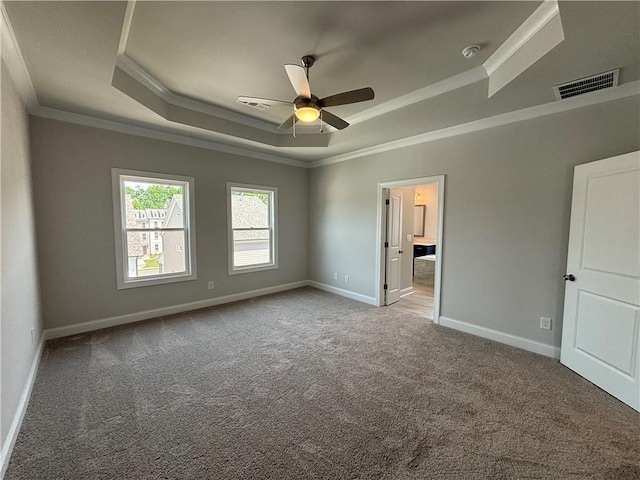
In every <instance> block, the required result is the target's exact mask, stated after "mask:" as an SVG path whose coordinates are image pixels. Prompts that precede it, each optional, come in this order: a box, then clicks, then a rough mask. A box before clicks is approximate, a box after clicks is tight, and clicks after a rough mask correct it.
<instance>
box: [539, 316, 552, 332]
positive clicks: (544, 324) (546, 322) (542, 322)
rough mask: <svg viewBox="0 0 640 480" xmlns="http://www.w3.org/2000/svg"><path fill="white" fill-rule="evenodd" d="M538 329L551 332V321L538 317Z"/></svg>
mask: <svg viewBox="0 0 640 480" xmlns="http://www.w3.org/2000/svg"><path fill="white" fill-rule="evenodd" d="M540 328H542V329H543V330H551V319H550V318H548V317H540Z"/></svg>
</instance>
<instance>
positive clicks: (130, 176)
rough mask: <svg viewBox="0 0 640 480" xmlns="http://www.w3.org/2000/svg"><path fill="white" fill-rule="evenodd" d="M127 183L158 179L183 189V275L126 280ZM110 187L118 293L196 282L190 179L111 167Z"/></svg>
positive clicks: (193, 194) (193, 213)
mask: <svg viewBox="0 0 640 480" xmlns="http://www.w3.org/2000/svg"><path fill="white" fill-rule="evenodd" d="M127 180H134V181H135V180H153V181H155V180H157V181H158V183H166V184H175V185H179V186H181V187H182V188H183V195H182V202H183V212H184V217H183V218H184V222H185V224H184V226H183V229H184V234H185V237H186V240H187V241H186V242H185V245H184V247H185V250H186V251H185V255H184V257H185V267H186V271H185V272H184V273H161V274H158V275H153V276H148V277H144V276H143V277H137V278H129V276H128V274H127V271H128V256H127V255H125V252H124V250H125V245H126V244H127V243H126V241H125V239H124V237H125V235H126V233H125V232H126V231H125V223H126V222H125V219H124V218H123V212H124V211H125V208H126V207H125V205H124V203H123V199H124V182H125V181H127ZM111 188H112V197H113V198H112V202H113V231H114V239H115V258H116V286H117V288H118V290H122V289H127V288H138V287H149V286H152V285H162V284H166V283H175V282H186V281H190V280H196V279H197V278H198V271H197V260H196V259H197V256H196V222H195V218H196V216H195V215H196V212H195V179H194V178H193V177H187V176H182V175H173V174H168V173H158V172H143V171H139V170H128V169H123V168H112V169H111ZM187 213H188V214H187ZM156 225H157V222H156ZM149 226H151V222H149ZM163 251H164V249H163Z"/></svg>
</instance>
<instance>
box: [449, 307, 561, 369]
mask: <svg viewBox="0 0 640 480" xmlns="http://www.w3.org/2000/svg"><path fill="white" fill-rule="evenodd" d="M440 325H442V326H443V327H448V328H453V329H454V330H460V331H461V332H465V333H470V334H472V335H476V336H478V337H482V338H486V339H488V340H493V341H496V342H499V343H504V344H505V345H511V346H512V347H516V348H521V349H523V350H527V351H529V352H533V353H538V354H540V355H544V356H547V357H551V358H555V359H559V358H560V348H558V347H555V346H553V345H549V344H548V343H542V342H536V341H535V340H530V339H528V338H524V337H519V336H517V335H511V334H510V333H504V332H500V331H498V330H493V329H491V328H487V327H482V326H480V325H473V324H471V323H467V322H462V321H460V320H454V319H453V318H448V317H440Z"/></svg>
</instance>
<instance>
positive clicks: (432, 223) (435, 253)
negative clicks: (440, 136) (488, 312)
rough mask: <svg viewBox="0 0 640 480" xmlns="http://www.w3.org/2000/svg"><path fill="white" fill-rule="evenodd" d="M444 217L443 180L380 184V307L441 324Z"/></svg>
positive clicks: (430, 179)
mask: <svg viewBox="0 0 640 480" xmlns="http://www.w3.org/2000/svg"><path fill="white" fill-rule="evenodd" d="M398 204H399V205H398ZM443 212H444V175H439V176H434V177H422V178H412V179H406V180H397V181H392V182H383V183H380V184H378V249H377V252H378V255H377V258H376V265H377V267H378V268H377V272H378V285H379V288H378V290H377V292H376V301H377V304H378V305H380V306H382V305H390V304H394V305H395V306H396V307H398V308H402V309H403V310H408V311H411V312H414V313H418V314H420V315H424V316H425V318H429V319H432V320H433V322H434V323H439V319H440V292H441V272H442V238H443V232H442V225H443ZM398 239H400V241H399V242H398ZM398 251H399V252H400V259H399V260H398V256H397V255H396V254H397V253H398Z"/></svg>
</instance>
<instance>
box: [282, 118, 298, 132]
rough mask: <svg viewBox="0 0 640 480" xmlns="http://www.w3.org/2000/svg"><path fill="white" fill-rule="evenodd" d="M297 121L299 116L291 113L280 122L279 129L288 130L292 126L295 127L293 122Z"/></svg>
mask: <svg viewBox="0 0 640 480" xmlns="http://www.w3.org/2000/svg"><path fill="white" fill-rule="evenodd" d="M297 121H298V117H296V116H295V115H291V116H290V117H289V118H287V119H286V120H285V121H284V122H282V123H281V124H280V126H279V127H278V130H288V129H290V128H291V127H293V124H294V123H296V122H297Z"/></svg>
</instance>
